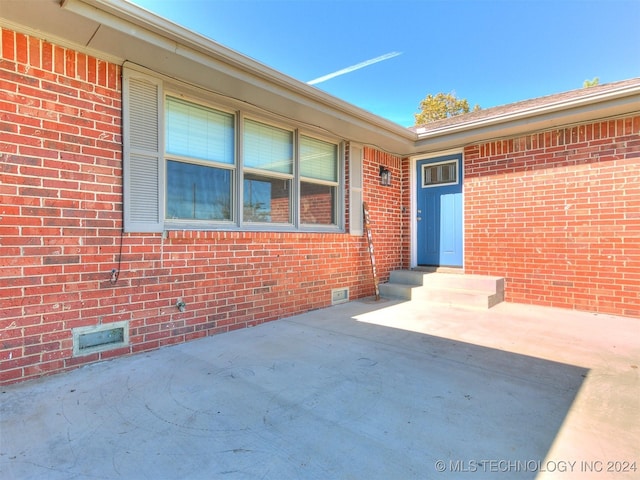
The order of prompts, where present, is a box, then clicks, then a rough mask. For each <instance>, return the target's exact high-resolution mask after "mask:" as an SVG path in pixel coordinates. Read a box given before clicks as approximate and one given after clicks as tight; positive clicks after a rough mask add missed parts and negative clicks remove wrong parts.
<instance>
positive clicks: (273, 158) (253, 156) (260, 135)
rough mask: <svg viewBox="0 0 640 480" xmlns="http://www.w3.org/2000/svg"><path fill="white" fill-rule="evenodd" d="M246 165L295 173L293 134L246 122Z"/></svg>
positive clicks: (249, 121) (261, 124) (257, 123)
mask: <svg viewBox="0 0 640 480" xmlns="http://www.w3.org/2000/svg"><path fill="white" fill-rule="evenodd" d="M244 165H245V166H246V167H250V168H259V169H261V170H269V171H271V172H279V173H288V174H291V173H293V132H290V131H288V130H283V129H281V128H276V127H272V126H271V125H265V124H264V123H259V122H254V121H253V120H245V121H244Z"/></svg>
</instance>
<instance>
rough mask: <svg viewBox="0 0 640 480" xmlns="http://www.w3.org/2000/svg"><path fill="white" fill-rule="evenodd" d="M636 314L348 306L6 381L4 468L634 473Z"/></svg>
mask: <svg viewBox="0 0 640 480" xmlns="http://www.w3.org/2000/svg"><path fill="white" fill-rule="evenodd" d="M639 364H640V319H632V318H619V317H613V316H607V315H595V314H588V313H579V312H574V311H569V310H558V309H549V308H539V307H532V306H523V305H515V304H500V305H498V306H496V307H494V308H493V309H491V310H483V311H474V310H462V309H455V308H450V307H444V306H436V305H432V304H428V303H424V302H415V301H414V302H401V301H385V300H381V301H379V302H374V301H372V300H364V301H354V302H350V303H347V304H343V305H338V306H335V307H331V308H328V309H324V310H319V311H315V312H311V313H307V314H304V315H299V316H295V317H291V318H288V319H283V320H279V321H276V322H270V323H267V324H264V325H261V326H259V327H255V328H250V329H245V330H239V331H235V332H231V333H228V334H224V335H219V336H215V337H209V338H205V339H201V340H197V341H193V342H190V343H186V344H182V345H178V346H173V347H166V348H164V349H161V350H158V351H154V352H150V353H146V354H140V355H137V356H131V357H127V358H120V359H116V360H112V361H108V362H103V363H97V364H93V365H89V366H86V367H83V368H81V369H78V370H75V371H72V372H69V373H65V374H61V375H57V376H53V377H49V378H43V379H41V380H37V381H32V382H27V383H23V384H18V385H11V386H5V387H2V388H0V478H2V479H147V478H148V479H154V480H161V479H218V478H224V479H276V480H284V479H322V480H327V479H365V480H374V479H381V480H382V479H384V480H394V479H398V480H409V479H430V478H473V479H479V478H505V479H507V478H509V479H512V478H523V479H532V478H562V479H568V478H598V479H603V478H616V479H618V478H620V479H622V478H640V372H639V370H638V366H639Z"/></svg>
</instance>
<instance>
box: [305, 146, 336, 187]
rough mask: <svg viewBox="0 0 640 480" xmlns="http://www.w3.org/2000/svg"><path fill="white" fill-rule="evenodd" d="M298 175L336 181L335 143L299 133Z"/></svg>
mask: <svg viewBox="0 0 640 480" xmlns="http://www.w3.org/2000/svg"><path fill="white" fill-rule="evenodd" d="M300 175H301V176H303V177H306V178H314V179H317V180H327V181H330V182H336V181H337V180H338V147H337V145H335V144H331V143H327V142H323V141H321V140H317V139H315V138H310V137H305V136H303V135H301V136H300Z"/></svg>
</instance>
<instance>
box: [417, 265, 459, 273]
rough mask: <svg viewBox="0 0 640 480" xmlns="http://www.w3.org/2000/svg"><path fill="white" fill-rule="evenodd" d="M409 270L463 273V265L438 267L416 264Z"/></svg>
mask: <svg viewBox="0 0 640 480" xmlns="http://www.w3.org/2000/svg"><path fill="white" fill-rule="evenodd" d="M411 270H415V271H417V272H437V273H460V274H463V273H464V268H463V267H439V266H429V265H418V266H417V267H414V268H412V269H411Z"/></svg>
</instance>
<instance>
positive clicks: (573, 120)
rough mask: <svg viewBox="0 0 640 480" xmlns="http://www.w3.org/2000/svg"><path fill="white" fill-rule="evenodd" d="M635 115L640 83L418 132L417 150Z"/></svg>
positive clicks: (454, 146)
mask: <svg viewBox="0 0 640 480" xmlns="http://www.w3.org/2000/svg"><path fill="white" fill-rule="evenodd" d="M633 113H640V82H636V83H635V84H634V85H625V86H621V87H620V88H616V89H612V90H606V91H604V92H598V93H594V94H593V95H589V94H587V95H584V96H580V97H579V98H575V99H572V100H562V101H558V102H555V103H553V102H552V103H547V104H543V105H540V106H536V107H532V108H528V109H522V110H515V111H512V112H508V113H503V114H499V115H494V116H488V117H485V118H480V119H478V120H470V121H467V122H464V121H463V122H460V123H457V124H453V125H451V124H450V125H444V126H442V127H441V128H429V127H427V128H426V129H424V130H423V131H421V129H420V128H417V129H416V131H417V134H418V140H417V141H416V143H415V148H416V150H417V151H419V152H421V153H426V152H434V151H441V150H447V149H450V148H460V147H463V146H465V145H470V144H473V143H477V142H486V141H490V140H492V139H498V138H508V137H515V136H518V135H524V134H527V133H532V132H537V131H541V130H548V129H552V128H561V127H569V126H571V125H576V124H579V123H583V122H588V121H590V120H600V119H608V118H615V117H618V116H622V115H629V114H633Z"/></svg>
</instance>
